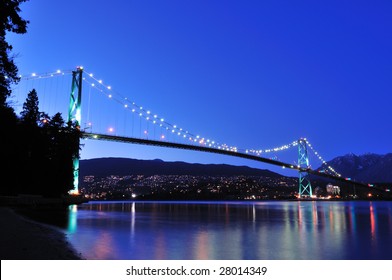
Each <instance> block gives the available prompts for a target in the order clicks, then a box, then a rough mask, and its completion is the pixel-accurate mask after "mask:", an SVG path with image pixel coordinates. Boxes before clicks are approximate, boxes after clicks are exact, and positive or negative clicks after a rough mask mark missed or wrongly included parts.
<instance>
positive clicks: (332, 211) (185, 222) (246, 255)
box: [63, 201, 392, 260]
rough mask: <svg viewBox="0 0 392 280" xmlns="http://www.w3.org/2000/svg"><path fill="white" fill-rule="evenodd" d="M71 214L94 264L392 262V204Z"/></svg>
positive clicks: (194, 206)
mask: <svg viewBox="0 0 392 280" xmlns="http://www.w3.org/2000/svg"><path fill="white" fill-rule="evenodd" d="M67 215H68V217H67V219H66V221H67V222H66V225H65V227H64V228H63V230H64V231H65V232H66V233H67V236H68V238H69V240H70V242H71V243H72V244H73V245H74V247H75V248H76V249H77V250H78V251H80V252H81V253H82V254H83V255H84V257H85V258H87V259H105V260H106V259H149V260H151V259H186V260H190V259H271V260H275V259H290V260H291V259H306V260H310V259H318V260H323V259H392V202H382V201H377V202H365V201H355V202H325V201H317V202H316V201H313V202H311V201H302V202H294V201H278V202H275V201H274V202H252V203H247V202H110V203H107V202H92V203H87V204H83V205H79V206H70V209H69V212H68V213H67Z"/></svg>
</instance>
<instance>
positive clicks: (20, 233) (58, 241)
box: [0, 207, 82, 260]
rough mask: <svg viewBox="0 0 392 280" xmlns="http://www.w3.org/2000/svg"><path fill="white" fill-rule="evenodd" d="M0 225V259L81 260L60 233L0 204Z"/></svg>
mask: <svg viewBox="0 0 392 280" xmlns="http://www.w3.org/2000/svg"><path fill="white" fill-rule="evenodd" d="M0 228H1V230H0V259H2V260H78V259H82V256H81V255H80V254H78V253H77V252H76V251H75V250H74V249H73V248H72V246H71V244H69V243H68V242H67V240H66V237H65V235H64V234H63V233H62V232H59V231H57V230H55V229H53V228H51V227H49V226H46V225H43V224H39V223H36V222H34V221H31V220H28V219H26V218H25V217H23V216H21V215H19V214H17V213H16V212H15V211H14V210H13V209H12V208H9V207H0Z"/></svg>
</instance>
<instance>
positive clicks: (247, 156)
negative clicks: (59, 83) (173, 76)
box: [82, 131, 385, 192]
mask: <svg viewBox="0 0 392 280" xmlns="http://www.w3.org/2000/svg"><path fill="white" fill-rule="evenodd" d="M82 138H84V139H93V140H107V141H115V142H123V143H133V144H142V145H149V146H159V147H167V148H176V149H184V150H192V151H200V152H208V153H215V154H221V155H228V156H233V157H239V158H245V159H250V160H254V161H259V162H264V163H268V164H272V165H277V166H281V167H284V168H289V169H294V170H298V171H302V172H308V173H309V174H313V175H316V176H320V177H325V178H329V179H333V180H336V181H340V182H344V183H349V184H353V185H357V186H361V187H366V188H369V184H367V183H362V182H357V181H353V180H350V179H347V178H343V177H337V176H333V175H330V174H327V173H324V172H319V171H317V170H313V169H310V168H300V167H298V166H295V165H292V164H288V163H284V162H281V161H277V160H273V159H269V158H264V157H260V156H256V155H252V154H247V153H242V152H234V151H227V150H223V149H216V148H211V147H206V146H197V145H190V144H181V143H173V142H167V141H158V140H150V139H141V138H134V137H125V136H115V135H108V134H97V133H90V132H85V131H83V132H82ZM372 189H377V190H379V191H382V192H384V191H385V190H384V189H380V188H377V187H372Z"/></svg>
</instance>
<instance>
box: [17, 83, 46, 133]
mask: <svg viewBox="0 0 392 280" xmlns="http://www.w3.org/2000/svg"><path fill="white" fill-rule="evenodd" d="M41 115H42V114H41V113H40V112H39V101H38V94H37V92H36V90H35V89H32V90H31V91H30V92H29V93H28V95H27V98H26V101H25V102H24V103H23V110H22V111H21V112H20V116H21V121H22V123H23V124H25V125H30V126H37V125H38V122H39V121H40V119H41Z"/></svg>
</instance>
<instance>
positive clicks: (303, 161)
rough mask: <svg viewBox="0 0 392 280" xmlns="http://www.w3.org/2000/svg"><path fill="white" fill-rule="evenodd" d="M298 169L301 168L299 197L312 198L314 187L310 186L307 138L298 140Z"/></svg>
mask: <svg viewBox="0 0 392 280" xmlns="http://www.w3.org/2000/svg"><path fill="white" fill-rule="evenodd" d="M298 167H299V191H298V193H299V197H300V198H301V197H304V196H307V197H310V196H312V185H311V184H310V180H309V176H308V175H309V174H308V172H307V169H308V168H310V166H309V157H308V148H307V145H306V138H301V139H299V140H298Z"/></svg>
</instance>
